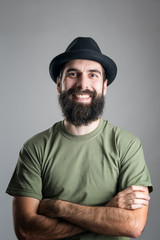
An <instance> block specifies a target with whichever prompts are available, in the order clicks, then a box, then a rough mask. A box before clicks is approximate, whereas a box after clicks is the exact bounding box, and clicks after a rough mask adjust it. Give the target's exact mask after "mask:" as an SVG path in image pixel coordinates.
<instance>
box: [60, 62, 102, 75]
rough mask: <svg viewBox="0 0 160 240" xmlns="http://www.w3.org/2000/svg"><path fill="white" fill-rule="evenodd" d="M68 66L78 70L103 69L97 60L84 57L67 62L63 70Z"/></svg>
mask: <svg viewBox="0 0 160 240" xmlns="http://www.w3.org/2000/svg"><path fill="white" fill-rule="evenodd" d="M69 68H75V69H77V70H79V71H84V70H86V71H87V70H99V71H101V72H102V71H103V70H102V69H103V68H102V65H101V64H100V63H98V62H95V61H91V60H84V59H74V60H71V61H69V62H67V63H66V64H65V66H64V71H65V70H67V69H69Z"/></svg>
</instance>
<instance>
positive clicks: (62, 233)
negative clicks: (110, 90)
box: [7, 37, 152, 240]
mask: <svg viewBox="0 0 160 240" xmlns="http://www.w3.org/2000/svg"><path fill="white" fill-rule="evenodd" d="M116 73H117V67H116V64H115V63H114V61H113V60H112V59H110V58H109V57H107V56H105V55H103V54H102V53H101V51H100V49H99V47H98V45H97V43H96V42H95V41H94V40H93V39H91V38H83V37H79V38H76V39H75V40H73V42H72V43H71V44H70V45H69V46H68V48H67V49H66V51H65V52H64V53H62V54H60V55H58V56H57V57H55V58H54V59H53V60H52V61H51V63H50V75H51V77H52V79H53V80H54V82H55V83H56V84H57V90H58V93H59V103H60V106H61V108H62V112H63V115H64V121H61V122H58V123H56V124H55V125H54V126H53V127H51V128H50V129H48V130H46V131H44V132H42V133H39V134H37V135H36V136H34V137H32V138H31V139H30V140H28V141H27V142H26V143H25V144H24V145H23V148H22V149H21V151H20V154H19V160H18V163H17V166H16V169H15V171H14V174H13V176H12V179H11V181H10V183H9V186H8V188H7V193H8V194H10V195H13V196H14V199H13V218H14V227H15V232H16V235H17V238H18V239H19V240H22V239H25V240H37V239H38V240H53V239H65V238H67V239H84V240H85V239H114V240H115V239H122V240H123V239H128V237H133V238H137V237H138V236H140V235H141V233H142V231H143V229H144V227H145V223H146V220H147V212H148V206H149V199H150V197H149V191H150V192H151V191H152V185H151V181H150V176H149V172H148V170H147V166H146V164H145V160H144V156H143V150H142V146H141V143H140V141H139V139H138V138H136V137H135V136H133V135H132V134H130V133H128V132H127V131H124V130H122V129H120V128H118V127H116V126H114V125H112V124H111V123H109V122H108V121H105V120H103V119H102V118H101V115H102V112H103V108H104V102H105V101H104V96H105V94H106V91H107V86H108V85H110V84H111V83H112V82H113V80H114V79H115V77H116ZM148 189H149V191H148Z"/></svg>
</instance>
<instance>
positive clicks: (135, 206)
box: [125, 204, 145, 210]
mask: <svg viewBox="0 0 160 240" xmlns="http://www.w3.org/2000/svg"><path fill="white" fill-rule="evenodd" d="M144 206H145V205H143V204H132V205H128V206H126V207H125V209H128V210H136V209H140V208H142V207H144Z"/></svg>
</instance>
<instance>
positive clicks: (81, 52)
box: [49, 37, 117, 85]
mask: <svg viewBox="0 0 160 240" xmlns="http://www.w3.org/2000/svg"><path fill="white" fill-rule="evenodd" d="M73 59H87V60H92V61H96V62H98V63H100V64H101V65H102V66H103V68H104V70H105V73H106V78H107V80H108V83H107V85H110V84H111V83H112V82H113V80H114V79H115V77H116V74H117V66H116V64H115V62H114V61H113V60H112V59H111V58H109V57H107V56H105V55H104V54H102V53H101V50H100V48H99V46H98V45H97V43H96V42H95V41H94V40H93V39H92V38H89V37H78V38H76V39H74V40H73V41H72V42H71V44H70V45H69V46H68V47H67V49H66V51H65V52H64V53H61V54H60V55H58V56H56V57H55V58H53V59H52V61H51V63H50V65H49V73H50V76H51V78H52V79H53V81H54V82H55V83H56V82H57V77H58V76H59V74H60V71H61V69H62V67H63V66H64V64H65V63H67V62H69V61H71V60H73Z"/></svg>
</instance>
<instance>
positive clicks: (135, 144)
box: [119, 138, 153, 192]
mask: <svg viewBox="0 0 160 240" xmlns="http://www.w3.org/2000/svg"><path fill="white" fill-rule="evenodd" d="M131 185H137V186H138V185H139V186H146V187H148V189H149V192H152V191H153V187H152V183H151V179H150V174H149V171H148V168H147V165H146V162H145V159H144V153H143V149H142V145H141V142H140V140H139V139H138V138H134V139H132V141H130V143H128V145H127V148H126V150H125V151H124V152H123V154H122V156H121V158H120V174H119V191H122V190H123V189H125V188H127V187H129V186H131Z"/></svg>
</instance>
